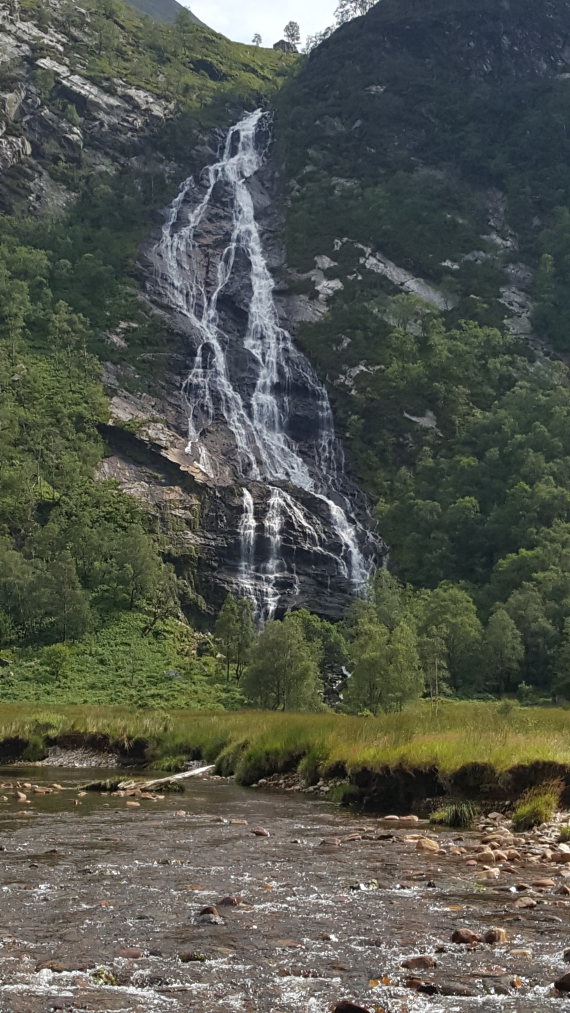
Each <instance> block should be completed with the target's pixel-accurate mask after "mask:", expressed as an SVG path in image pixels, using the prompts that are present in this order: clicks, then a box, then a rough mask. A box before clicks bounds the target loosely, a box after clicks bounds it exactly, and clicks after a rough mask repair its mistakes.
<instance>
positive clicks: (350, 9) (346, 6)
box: [335, 0, 378, 25]
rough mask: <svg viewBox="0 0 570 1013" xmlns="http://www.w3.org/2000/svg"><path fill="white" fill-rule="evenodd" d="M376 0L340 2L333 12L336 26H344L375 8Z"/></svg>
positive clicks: (343, 0) (347, 0)
mask: <svg viewBox="0 0 570 1013" xmlns="http://www.w3.org/2000/svg"><path fill="white" fill-rule="evenodd" d="M377 2H378V0H340V2H339V5H338V7H337V9H336V11H335V18H336V23H337V25H344V24H345V22H347V21H352V19H353V18H358V17H361V15H363V14H367V13H368V11H369V10H370V9H371V8H372V7H374V6H375V4H376V3H377Z"/></svg>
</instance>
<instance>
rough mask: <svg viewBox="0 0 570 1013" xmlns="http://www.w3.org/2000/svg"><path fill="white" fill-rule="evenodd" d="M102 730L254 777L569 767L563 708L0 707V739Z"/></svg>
mask: <svg viewBox="0 0 570 1013" xmlns="http://www.w3.org/2000/svg"><path fill="white" fill-rule="evenodd" d="M69 734H77V735H79V736H82V735H84V736H88V735H103V736H107V737H108V738H109V739H110V740H111V742H113V743H115V744H119V745H122V746H124V747H128V746H129V744H132V743H133V742H134V741H138V742H139V743H140V742H142V743H143V744H144V747H145V756H146V759H147V762H148V764H149V765H152V764H153V763H155V764H158V765H160V766H165V765H166V766H168V762H169V759H171V758H175V760H176V762H177V765H179V763H180V762H181V758H183V757H195V758H202V759H204V760H205V761H207V762H211V763H216V762H217V763H218V769H219V770H220V772H221V773H224V774H230V773H236V775H237V777H238V779H239V780H241V781H242V782H243V783H245V784H251V783H253V782H254V781H256V780H259V778H261V777H268V776H270V775H271V774H273V773H277V772H283V771H289V770H292V769H296V768H297V767H298V766H300V768H301V770H302V772H303V774H304V775H305V777H306V778H307V780H309V781H311V782H314V781H315V780H318V779H319V777H321V776H323V775H324V776H330V775H331V774H332V773H334V772H335V771H337V772H339V771H346V772H348V773H349V774H350V773H353V772H355V771H357V770H361V769H363V768H368V769H370V770H372V771H378V770H382V769H383V768H385V767H389V768H396V767H405V768H410V769H413V768H425V767H436V768H437V769H438V770H439V771H440V773H441V774H442V775H449V774H452V773H453V772H454V771H457V770H458V769H460V768H461V767H463V766H466V765H468V764H481V763H484V764H488V765H491V766H492V767H494V769H495V770H496V772H497V774H500V773H501V772H504V771H506V770H508V769H510V768H512V767H514V766H517V765H529V764H534V763H537V762H552V763H558V764H563V765H568V766H570V712H569V711H566V710H563V709H561V708H523V707H518V706H516V705H512V706H511V705H509V706H507V707H506V706H505V704H504V703H503V704H497V703H478V702H452V701H448V702H446V703H445V704H443V705H442V706H441V707H440V709H439V712H438V714H437V715H436V714H435V713H434V711H433V710H432V708H431V707H430V705H429V703H427V702H425V703H421V704H418V705H417V706H416V707H414V708H411V709H410V710H407V711H404V712H403V713H402V714H389V715H384V716H382V717H378V718H359V717H349V716H344V715H338V714H280V713H279V714H278V713H270V712H258V711H237V712H226V713H224V712H218V711H216V712H205V711H196V712H192V711H184V710H181V711H171V712H166V711H163V710H140V711H137V710H133V709H132V708H122V707H87V706H81V707H73V706H49V705H46V706H45V707H38V706H32V705H24V704H17V703H10V704H0V740H7V739H10V738H15V737H18V738H20V739H24V740H26V741H29V742H33V743H34V744H35V750H36V751H37V747H38V743H40V744H41V743H42V742H44V743H45V741H46V740H47V739H49V740H54V739H57V738H58V737H59V736H63V735H69Z"/></svg>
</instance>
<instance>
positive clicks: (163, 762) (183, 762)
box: [154, 756, 188, 774]
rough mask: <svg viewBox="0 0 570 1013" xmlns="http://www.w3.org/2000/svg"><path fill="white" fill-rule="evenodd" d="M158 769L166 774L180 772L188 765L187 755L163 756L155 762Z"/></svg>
mask: <svg viewBox="0 0 570 1013" xmlns="http://www.w3.org/2000/svg"><path fill="white" fill-rule="evenodd" d="M154 766H155V768H156V770H162V771H164V773H165V774H180V773H182V771H183V770H186V767H187V766H188V757H187V756H163V757H161V758H160V760H157V762H156V763H155V764H154Z"/></svg>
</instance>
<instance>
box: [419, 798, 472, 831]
mask: <svg viewBox="0 0 570 1013" xmlns="http://www.w3.org/2000/svg"><path fill="white" fill-rule="evenodd" d="M478 816H479V809H478V808H477V806H476V805H473V804H472V803H471V802H453V803H451V804H450V805H446V806H444V807H443V808H442V809H437V810H436V812H433V813H432V814H431V816H430V823H435V824H437V825H439V826H442V827H454V828H457V829H461V830H470V829H471V827H472V826H473V824H474V822H475V820H476V819H477V817H478Z"/></svg>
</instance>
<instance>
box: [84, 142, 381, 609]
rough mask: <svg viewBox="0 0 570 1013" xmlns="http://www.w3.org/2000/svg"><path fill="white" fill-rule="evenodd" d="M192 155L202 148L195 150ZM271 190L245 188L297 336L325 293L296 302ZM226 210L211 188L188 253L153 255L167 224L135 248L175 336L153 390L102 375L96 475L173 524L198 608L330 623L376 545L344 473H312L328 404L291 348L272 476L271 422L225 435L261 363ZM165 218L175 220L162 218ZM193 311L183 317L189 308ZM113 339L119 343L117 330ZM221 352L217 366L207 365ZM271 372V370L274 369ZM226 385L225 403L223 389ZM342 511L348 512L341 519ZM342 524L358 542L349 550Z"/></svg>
mask: <svg viewBox="0 0 570 1013" xmlns="http://www.w3.org/2000/svg"><path fill="white" fill-rule="evenodd" d="M220 140H221V138H220V136H217V137H216V138H213V145H215V144H216V143H217V142H219V141H220ZM266 142H267V141H266ZM221 147H223V142H222V145H221ZM221 147H220V150H221ZM202 154H203V155H207V154H208V153H207V151H206V150H205V149H204V150H203V151H202ZM219 154H220V152H219V151H218V152H217V155H218V157H219ZM208 157H209V161H210V162H212V161H214V160H215V157H216V154H215V152H214V148H211V149H210V151H209V155H208ZM278 186H279V184H278V180H277V178H276V173H275V166H274V165H272V163H271V162H268V163H267V164H266V165H265V166H264V168H263V169H262V170H261V171H260V172H258V173H255V174H254V175H252V177H251V180H250V182H249V187H248V193H249V195H250V196H251V198H252V206H253V210H254V215H255V221H256V222H257V223H258V225H259V228H260V236H261V238H262V246H263V258H264V263H265V264H267V266H268V267H269V268H270V270H271V272H272V274H273V276H274V279H275V285H276V287H275V306H276V308H277V311H278V314H279V324H278V323H277V320H276V321H275V326H282V327H283V328H285V327H286V328H288V329H289V330H290V331H292V332H293V334H294V333H295V331H296V328H297V325H298V323H299V321H300V320H302V319H315V316H320V315H321V314H323V313H325V312H326V298H325V296H324V295H323V296H322V298H321V300H320V302H315V301H310V300H309V299H308V298H307V297H306V296H303V295H295V294H294V291H293V289H294V285H295V283H296V281H297V279H296V276H294V275H291V274H290V273H289V272H288V271H287V268H286V265H285V260H284V251H283V241H282V229H283V222H282V212H281V210H280V209H279V204H278V199H277V198H278ZM186 191H188V193H186ZM181 194H183V195H185V196H184V200H188V211H187V212H185V213H187V214H191V213H195V210H196V207H199V206H200V202H201V201H203V200H204V199H205V197H204V188H203V187H202V188H200V186H199V185H198V184H196V185H194V184H191V185H190V186H188V184H187V186H186V189H183V190H182V191H181ZM175 204H176V202H175ZM184 206H185V205H184V203H182V204H181V205H180V207H181V208H182V209H184ZM235 213H236V212H235V207H234V206H233V205H232V200H231V193H230V192H229V190H228V187H227V185H223V182H222V180H220V182H219V184H216V186H215V187H214V190H213V192H212V195H211V199H210V200H209V203H208V206H207V209H206V212H205V213H204V215H203V217H202V218H201V219H200V223H199V229H198V231H197V232H196V234H195V235H194V233H193V235H192V244H190V242H188V245H187V246H186V245H182V246H179V247H177V248H176V249H175V254H174V256H173V257H171V258H167V253H168V252H169V250H170V246H167V247H166V248H165V246H164V242H165V240H164V229H163V231H162V233H161V231H160V230H159V229H157V230H156V232H155V233H154V235H153V236H152V237H151V238H150V239H149V241H148V243H146V244H145V246H144V248H143V250H142V252H141V276H142V280H143V284H144V287H145V290H146V292H147V295H148V298H149V299H150V300H151V302H152V304H154V306H155V307H156V308H157V309H158V310H159V312H161V313H162V314H164V316H165V318H166V319H167V320H168V321H169V326H170V327H171V328H172V329H173V332H174V334H175V335H176V339H175V344H176V353H175V355H173V356H172V357H171V359H170V362H169V368H168V370H167V372H166V375H165V376H164V377H163V379H162V380H161V382H160V384H156V385H155V386H154V389H153V391H152V393H151V394H148V393H145V394H142V395H136V394H133V393H128V392H127V390H126V389H125V387H127V386H129V385H130V386H131V387H132V379H133V377H132V367H129V368H128V369H126V370H125V369H122V368H121V367H120V366H119V367H118V368H117V367H115V368H108V369H107V372H106V376H105V382H106V385H107V388H108V390H109V392H110V394H111V420H110V425H109V427H108V429H107V433H106V436H107V440H108V442H109V444H110V446H111V447H112V448H113V451H114V453H113V455H112V456H111V457H110V458H109V459H107V461H106V462H105V465H104V467H103V470H102V474H103V476H105V477H113V478H115V479H116V480H117V481H118V482H119V483H120V485H121V486H122V487H123V488H124V489H125V490H126V491H128V492H131V494H134V495H137V496H139V497H140V498H142V499H143V500H144V501H145V502H146V503H147V504H148V505H149V507H150V508H151V509H153V510H155V511H157V512H159V513H160V512H164V511H165V510H166V511H167V512H168V513H169V515H170V516H171V517H172V516H175V517H176V518H177V519H178V520H179V521H180V524H179V526H178V530H177V531H176V533H175V534H174V536H173V537H174V538H175V539H176V541H177V542H178V544H179V545H180V544H182V545H183V546H185V549H186V551H188V550H189V549H190V550H194V551H195V553H196V557H197V573H198V589H199V592H200V593H201V594H202V596H203V597H204V599H205V600H206V601H208V602H209V603H211V604H214V605H217V604H219V603H221V601H222V600H223V597H224V596H225V594H226V593H227V592H228V591H232V592H233V593H237V594H239V593H243V592H244V590H245V591H246V592H247V593H249V594H250V595H251V596H252V598H253V599H254V600H255V601H256V604H257V607H258V610H259V611H260V613H262V614H263V613H265V614H269V615H273V614H275V613H276V612H280V611H282V610H284V609H286V608H290V607H306V608H309V609H311V610H312V611H314V612H317V613H321V614H324V615H327V616H330V617H332V618H337V617H339V616H340V615H341V614H342V612H343V610H344V609H345V608H346V606H347V604H348V603H349V601H350V600H351V598H352V597H353V595H354V593H355V581H356V579H358V577H357V575H356V574H355V573H354V572H353V570H354V567H355V566H357V565H358V564H357V563H356V561H355V560H354V559H353V557H352V555H351V554H352V553H354V552H356V553H358V552H359V551H362V552H363V553H364V555H363V557H362V559H363V563H362V565H363V566H366V565H372V559H373V558H376V556H378V555H379V553H380V545H379V544H378V545H377V544H376V543H375V541H374V538H373V537H372V536H371V535H369V534H367V532H366V526H367V525H368V524H369V523H370V521H369V518H368V516H367V508H366V503H365V501H364V499H363V497H362V496H361V495H360V494H359V493H358V492H357V490H356V489H355V488H354V487H353V486H351V484H350V480H349V479H348V478H347V477H346V475H345V474H344V473H340V474H339V476H338V480H337V477H336V472H335V475H334V477H331V476H329V479H330V482H331V483H332V485H328V484H327V480H326V479H325V478H324V477H323V474H322V469H324V468H325V465H324V462H323V461H320V462H317V464H316V465H312V464H311V463H310V462H311V460H312V459H313V455H314V453H315V440H316V439H317V436H318V427H319V425H320V424H321V423H320V422H319V408H320V409H321V411H322V410H323V406H322V404H321V402H322V398H323V397H326V395H325V394H324V390H323V389H322V388H320V387H319V386H318V382H317V381H316V378H315V377H312V376H311V373H310V366H309V364H308V363H307V362H306V360H303V358H302V357H299V358H297V356H298V353H297V352H295V353H294V355H293V356H292V358H291V354H290V353H287V356H286V361H285V366H284V368H285V370H286V373H285V374H284V375H283V376H279V379H278V380H276V381H275V382H276V383H277V386H279V384H280V383H282V382H284V383H286V384H287V398H286V412H287V420H286V434H284V435H283V442H282V443H280V442H279V441H280V440H281V435H280V434H279V433H276V434H275V433H273V434H272V435H271V437H270V442H271V440H272V439H276V440H277V446H278V447H281V450H282V453H283V454H284V455H285V457H286V458H287V457H289V458H290V459H291V460H290V463H289V464H288V465H285V464H284V465H283V471H282V472H281V471H280V468H279V463H278V464H277V465H276V464H275V462H273V461H271V460H270V459H268V458H267V457H266V456H265V454H266V450H267V446H266V444H265V443H264V440H265V439H266V437H265V436H264V434H263V432H262V431H261V427H262V426H263V425H265V424H270V425H271V424H273V422H272V421H271V422H270V423H267V420H266V419H265V417H264V416H263V413H262V414H261V416H260V417H258V418H257V421H256V422H255V423H254V424H253V429H252V433H251V434H250V435H248V434H247V433H246V434H242V435H241V436H240V437H239V438H237V436H236V430H237V428H239V426H241V425H244V426H245V427H246V428H247V426H248V425H249V421H248V420H249V418H250V417H251V418H255V409H254V407H253V406H254V405H255V399H256V396H257V395H256V390H257V388H258V385H259V380H260V377H259V361H258V359H257V355H252V352H251V348H249V346H248V340H247V337H246V340H245V343H244V333H247V332H248V327H250V325H251V319H250V318H251V313H252V304H253V301H254V299H255V298H256V296H255V293H254V291H253V289H252V286H253V288H255V287H256V285H257V280H256V278H255V275H254V274H252V261H251V251H248V250H246V249H245V248H244V247H242V245H241V242H239V241H238V243H237V245H236V248H235V249H234V250H233V253H232V252H230V251H231V244H232V234H234V235H235V229H236V219H235ZM169 214H170V217H172V209H171V212H170V213H169ZM167 217H169V216H168V215H167ZM173 221H174V226H173V229H172V234H169V237H168V242H169V243H171V242H172V238H173V237H174V238H176V236H177V234H178V235H181V234H182V232H183V229H184V225H183V223H182V222H180V223H179V222H178V219H173ZM248 228H249V226H248ZM180 230H182V231H180ZM161 236H162V240H161ZM228 244H230V245H228ZM190 249H191V250H192V253H191V256H190V254H189V253H188V250H190ZM234 258H235V259H234ZM230 260H231V261H232V267H231V270H228V271H227V277H226V269H225V267H223V265H225V264H227V263H228V262H229V261H230ZM181 264H182V271H180V270H179V268H180V265H181ZM222 269H223V277H224V281H223V283H222V281H221V277H222V275H221V274H220V272H221V270H222ZM173 270H174V271H175V274H176V277H174V278H173V275H172V272H173ZM180 286H182V288H180ZM197 289H198V294H196V290H197ZM220 289H221V290H220ZM194 301H195V305H194ZM190 304H191V312H190V313H186V312H185V310H186V308H187V306H188V305H190ZM214 307H215V310H214ZM253 312H254V316H255V313H256V312H259V313H260V314H262V313H263V312H266V309H264V307H263V306H262V307H261V308H260V309H259V310H258V311H256V310H254V311H253ZM214 315H215V319H216V328H215V331H216V334H219V335H220V345H219V346H218V345H217V338H216V337H215V336H214V337H212V333H213V332H212V330H208V327H209V326H210V325H207V326H206V325H204V320H205V319H206V320H209V319H210V318H212V317H213V316H214ZM248 318H249V319H250V323H249V324H248ZM262 326H263V325H262ZM115 340H119V341H123V342H125V343H128V328H127V327H125V328H123V331H122V334H121V335H116V336H115ZM287 340H288V339H287ZM212 341H214V343H215V347H214V346H213V345H212V346H211V344H210V343H211V342H212ZM263 341H264V342H266V343H270V341H271V334H265V335H264V338H263ZM204 349H206V351H204ZM222 354H223V356H224V363H223V366H222V367H220V366H219V364H216V363H215V362H214V361H213V360H212V356H214V357H216V356H220V355H222ZM197 363H199V368H198V367H197ZM282 365H283V364H281V365H280V364H279V363H278V364H277V366H276V369H277V371H278V373H279V370H280V369H281V368H282ZM204 368H205V370H206V374H204V373H203V369H204ZM135 370H136V366H135ZM135 379H136V377H135ZM227 384H230V385H231V394H228V393H227V391H226V385H227ZM220 386H222V387H223V389H222V390H220ZM267 396H271V397H272V396H273V394H271V395H269V393H267V394H265V395H264V397H267ZM234 397H237V398H238V399H239V401H240V404H243V406H244V408H243V415H242V414H240V412H241V411H242V409H241V408H239V409H236V408H235V405H234V404H233V401H232V398H234ZM210 399H211V401H212V403H211V404H208V402H209V401H210ZM228 403H229V404H230V407H228ZM246 406H249V407H246ZM232 413H233V414H232ZM196 420H198V421H196ZM327 425H330V422H329V421H327ZM256 427H257V429H256ZM327 438H328V434H327ZM333 438H334V437H333ZM293 447H294V448H295V449H294V451H292V448H293ZM250 451H251V454H252V457H251V460H249V458H248V462H246V464H245V465H244V455H245V457H246V458H247V457H248V454H249V453H250ZM333 453H334V454H336V453H337V449H336V448H335V449H334V450H333ZM297 455H298V456H297ZM291 462H292V463H291ZM305 462H308V470H307V474H306V476H305V477H304V472H303V475H302V476H301V477H300V478H296V477H295V474H296V469H297V468H299V469H301V471H303V469H304V468H305ZM287 468H289V469H292V472H291V470H289V471H287ZM153 473H154V480H152V477H151V476H152V474H153ZM329 496H332V497H333V501H334V502H332V501H331V500H329V498H328V497H329ZM331 509H332V513H331ZM346 510H349V512H350V514H351V517H345V511H346ZM248 511H250V513H249V514H248ZM341 515H342V516H341ZM247 525H250V528H249V529H248V528H247ZM353 526H354V530H355V531H356V537H355V539H354V543H352V542H350V543H349V541H347V539H351V538H352V537H353V535H352V533H351V532H352V527H353ZM248 537H249V538H250V543H249V548H248V541H247V539H248ZM365 559H366V560H367V561H368V562H367V563H365V562H364V560H365ZM344 560H346V562H343V561H344ZM362 579H364V578H363V577H360V580H361V581H362Z"/></svg>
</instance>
